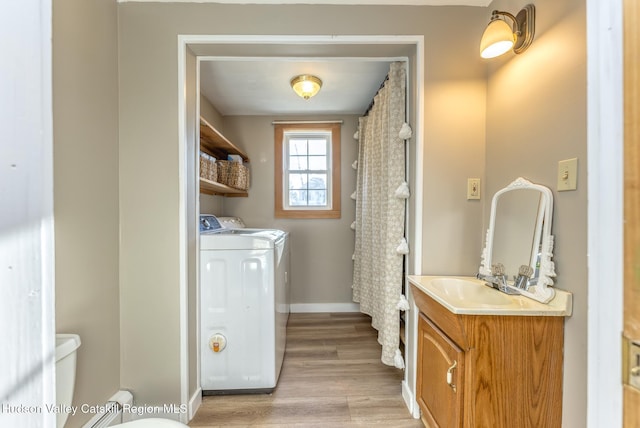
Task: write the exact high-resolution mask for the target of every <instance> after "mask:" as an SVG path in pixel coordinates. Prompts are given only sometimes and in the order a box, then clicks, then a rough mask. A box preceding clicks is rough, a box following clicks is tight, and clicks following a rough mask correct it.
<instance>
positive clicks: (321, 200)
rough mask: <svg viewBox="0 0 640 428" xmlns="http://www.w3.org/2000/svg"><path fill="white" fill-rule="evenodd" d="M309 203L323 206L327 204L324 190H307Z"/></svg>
mask: <svg viewBox="0 0 640 428" xmlns="http://www.w3.org/2000/svg"><path fill="white" fill-rule="evenodd" d="M309 205H310V206H311V205H312V206H324V205H327V191H326V190H309Z"/></svg>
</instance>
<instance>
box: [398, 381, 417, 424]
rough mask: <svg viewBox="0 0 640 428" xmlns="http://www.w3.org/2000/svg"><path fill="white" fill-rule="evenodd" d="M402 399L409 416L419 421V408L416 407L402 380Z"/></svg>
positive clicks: (406, 385)
mask: <svg viewBox="0 0 640 428" xmlns="http://www.w3.org/2000/svg"><path fill="white" fill-rule="evenodd" d="M402 398H403V399H404V404H406V405H407V409H409V413H411V416H413V418H414V419H420V407H419V406H418V402H417V401H416V400H415V397H414V396H413V394H412V393H411V389H409V385H408V384H407V382H406V381H404V380H403V381H402Z"/></svg>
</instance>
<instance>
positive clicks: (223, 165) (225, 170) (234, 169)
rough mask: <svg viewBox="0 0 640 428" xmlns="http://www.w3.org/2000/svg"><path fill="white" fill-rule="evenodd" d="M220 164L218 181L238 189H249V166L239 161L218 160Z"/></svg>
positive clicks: (218, 164)
mask: <svg viewBox="0 0 640 428" xmlns="http://www.w3.org/2000/svg"><path fill="white" fill-rule="evenodd" d="M216 164H217V166H218V183H220V184H226V185H227V186H229V187H233V188H234V189H238V190H247V189H249V168H247V167H246V166H244V165H242V164H241V163H239V162H232V161H223V160H219V161H217V162H216Z"/></svg>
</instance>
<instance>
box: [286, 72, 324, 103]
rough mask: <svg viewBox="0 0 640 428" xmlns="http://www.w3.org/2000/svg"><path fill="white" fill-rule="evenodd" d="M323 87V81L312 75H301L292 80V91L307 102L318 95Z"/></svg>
mask: <svg viewBox="0 0 640 428" xmlns="http://www.w3.org/2000/svg"><path fill="white" fill-rule="evenodd" d="M321 87H322V80H320V79H319V78H317V77H316V76H312V75H310V74H301V75H300V76H296V77H294V78H293V79H291V89H293V90H294V92H295V93H296V94H298V95H299V96H301V97H302V98H304V99H305V100H308V99H309V98H311V97H313V96H314V95H315V94H317V93H318V92H319V91H320V88H321Z"/></svg>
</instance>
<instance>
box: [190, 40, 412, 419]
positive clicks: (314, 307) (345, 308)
mask: <svg viewBox="0 0 640 428" xmlns="http://www.w3.org/2000/svg"><path fill="white" fill-rule="evenodd" d="M191 43H193V44H207V43H208V44H290V45H298V44H319V45H334V44H335V45H339V44H362V45H389V44H407V45H415V46H416V73H417V76H416V88H415V91H416V97H417V106H416V108H417V111H416V118H417V121H418V123H415V124H413V130H414V135H415V141H416V149H415V156H416V183H414V184H413V185H414V191H413V195H414V196H413V197H414V198H415V206H416V213H415V214H414V215H415V218H416V219H417V221H416V224H415V230H414V231H412V235H413V236H410V240H411V242H412V243H413V257H414V272H412V273H416V274H417V273H420V271H421V266H422V261H421V260H422V251H421V248H422V224H421V222H420V221H419V219H421V218H422V199H423V197H422V192H423V186H422V179H423V167H422V159H423V156H424V149H423V144H424V130H423V128H424V126H423V120H424V118H423V115H424V113H423V112H424V36H416V35H408V36H407V35H357V36H332V35H315V36H300V35H297V36H284V35H178V91H179V92H178V96H179V99H180V100H182V102H180V103H179V106H178V115H179V119H178V120H179V124H178V127H179V129H178V139H179V141H178V150H179V156H180V159H179V162H180V167H179V175H180V177H179V186H180V206H179V210H180V222H181V224H180V246H181V249H180V258H181V260H180V334H181V337H180V347H181V349H180V360H181V362H180V376H181V399H182V400H183V401H182V402H183V403H184V402H185V401H184V400H185V397H186V394H187V392H186V391H188V383H189V370H188V364H189V361H188V334H189V331H188V318H187V314H188V300H187V280H188V277H187V275H186V269H187V262H186V261H187V259H186V251H187V250H186V249H187V242H186V230H187V229H186V226H187V223H186V221H187V216H186V214H187V211H186V197H187V193H186V187H185V186H186V183H187V180H188V177H186V171H187V169H186V165H185V159H186V153H187V152H186V149H187V136H186V124H185V114H186V111H185V102H184V98H183V94H184V88H185V85H186V80H185V79H186V76H185V65H186V56H185V53H186V49H187V48H188V45H189V44H191ZM200 58H205V57H204V56H203V57H200V56H199V57H197V58H196V59H197V61H198V64H199V60H200ZM206 58H209V59H213V58H217V57H211V56H206ZM198 68H199V67H198ZM194 180H195V177H194ZM196 199H197V198H196ZM196 257H197V255H196ZM359 311H360V307H359V305H358V304H357V303H326V304H322V303H321V304H301V303H298V304H292V305H291V312H293V313H303V312H359ZM198 337H199V336H198ZM413 343H414V345H413V347H414V348H415V343H416V342H415V338H414V340H413ZM198 346H199V344H198ZM410 346H411V345H410ZM415 352H416V351H415V349H414V351H413V357H412V359H413V363H414V364H415V360H416V357H415ZM199 364H200V363H199V358H198V365H199ZM409 364H410V363H409ZM198 373H199V369H198ZM198 378H199V375H198ZM407 387H408V388H409V389H410V390H411V388H413V390H414V391H415V379H410V380H408V383H407ZM414 403H415V400H414V402H413V403H411V401H410V402H409V403H407V406H408V407H409V408H413V409H415V408H416V406H417V404H414ZM183 422H184V421H183Z"/></svg>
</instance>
